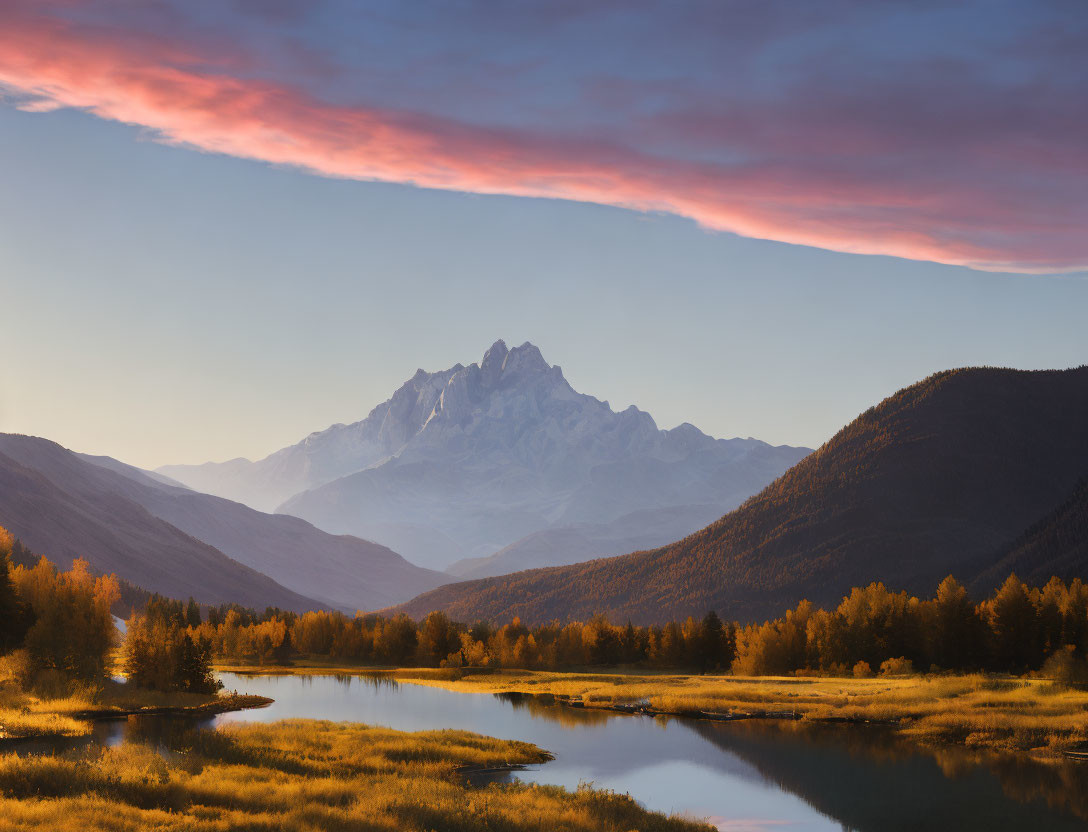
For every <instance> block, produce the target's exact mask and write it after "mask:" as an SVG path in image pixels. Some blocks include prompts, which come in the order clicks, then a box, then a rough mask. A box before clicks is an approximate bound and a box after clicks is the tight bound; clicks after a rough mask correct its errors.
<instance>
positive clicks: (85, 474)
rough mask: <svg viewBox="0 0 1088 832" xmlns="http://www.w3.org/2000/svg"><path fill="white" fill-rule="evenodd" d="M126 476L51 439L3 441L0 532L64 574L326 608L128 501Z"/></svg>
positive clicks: (261, 603) (181, 593) (203, 597)
mask: <svg viewBox="0 0 1088 832" xmlns="http://www.w3.org/2000/svg"><path fill="white" fill-rule="evenodd" d="M125 482H127V481H126V479H125V477H123V476H121V475H120V474H117V473H115V472H112V471H107V470H106V469H104V468H100V467H99V466H97V465H93V464H91V463H89V462H85V461H83V460H81V459H79V457H77V456H76V455H75V454H72V453H70V452H69V451H66V450H65V449H64V448H62V447H60V446H59V445H55V444H54V443H52V442H48V441H46V440H44V439H33V438H30V437H25V436H11V435H5V434H0V526H4V527H5V528H7V529H9V530H10V531H11V532H12V534H14V535H15V536H16V537H18V538H21V539H22V541H23V542H24V543H25V544H26V545H27V546H28V547H29V548H30V549H31V550H33V551H35V552H39V553H41V554H43V555H45V556H46V557H48V558H49V559H50V560H52V561H53V562H54V563H56V564H58V565H59V566H61V567H62V568H68V566H70V565H71V563H72V560H73V559H74V558H77V557H81V558H84V559H85V560H87V561H88V562H89V563H90V565H91V568H92V569H94V570H95V571H97V572H100V573H110V572H113V573H116V574H117V575H118V576H120V577H122V578H125V579H126V580H128V581H131V582H132V583H134V584H138V585H139V586H142V587H144V588H146V589H148V590H151V591H154V592H161V593H163V594H164V595H171V596H173V597H176V598H187V597H189V596H192V597H194V598H196V599H197V600H199V601H201V602H204V603H209V604H222V603H229V602H232V601H233V602H237V603H240V604H245V605H247V606H253V607H259V608H262V609H263V608H264V607H266V606H269V605H274V606H279V607H284V608H286V609H293V610H298V611H302V610H306V609H312V608H314V607H318V606H320V604H318V602H317V601H314V600H312V599H309V598H305V597H303V596H301V595H299V594H298V593H296V592H292V591H291V590H289V589H287V588H286V587H284V586H281V585H280V584H278V583H276V582H275V581H274V580H272V579H271V578H269V577H268V576H267V575H263V574H261V573H260V572H257V571H256V570H254V569H251V568H249V567H248V566H244V565H243V564H241V563H238V562H237V561H235V560H231V559H230V558H228V557H227V556H226V555H224V554H223V553H222V552H221V551H219V550H218V549H216V548H215V547H214V546H210V545H208V544H207V543H204V542H203V541H200V540H197V539H196V538H195V537H192V536H190V535H188V534H185V533H184V532H183V531H181V530H180V529H178V528H176V527H175V526H172V525H170V524H169V523H167V522H166V521H164V520H161V519H159V518H158V517H156V516H155V515H153V514H152V513H151V512H150V511H148V510H147V509H146V508H144V507H143V506H141V505H140V504H139V503H137V502H135V501H134V500H131V499H129V498H128V497H126V496H125V492H126V491H127V490H128V489H127V487H120V488H118V487H117V486H118V484H119V483H122V484H123V483H125Z"/></svg>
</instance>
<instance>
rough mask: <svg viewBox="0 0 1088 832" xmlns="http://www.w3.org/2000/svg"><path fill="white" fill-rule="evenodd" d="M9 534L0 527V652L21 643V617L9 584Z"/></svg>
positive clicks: (10, 544)
mask: <svg viewBox="0 0 1088 832" xmlns="http://www.w3.org/2000/svg"><path fill="white" fill-rule="evenodd" d="M14 542H15V541H14V540H13V539H12V537H11V534H10V532H8V530H7V529H5V528H4V527H2V526H0V652H4V651H7V650H10V649H11V648H13V647H15V646H16V645H17V644H19V642H21V641H22V637H23V633H21V632H20V629H21V619H22V615H21V614H20V613H21V610H20V604H19V599H18V598H17V597H16V595H15V586H14V585H13V584H12V582H11V549H12V545H13V544H14Z"/></svg>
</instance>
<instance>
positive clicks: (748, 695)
mask: <svg viewBox="0 0 1088 832" xmlns="http://www.w3.org/2000/svg"><path fill="white" fill-rule="evenodd" d="M216 669H217V670H218V671H221V672H231V673H236V674H238V675H318V674H327V675H368V676H378V677H385V678H389V679H391V680H394V681H398V682H403V683H411V684H419V685H425V686H431V687H441V688H443V689H446V690H450V691H452V692H460V693H470V692H476V693H492V694H501V693H509V694H524V695H545V696H550V697H552V699H553V700H554V701H555V702H556V703H558V704H560V705H563V706H564V707H570V708H576V709H586V710H597V711H606V712H609V713H616V714H628V715H640V716H650V717H662V718H667V717H681V718H687V719H699V720H707V721H713V722H733V721H741V720H767V721H784V722H809V723H817V724H825V725H844V726H849V725H854V726H862V725H867V726H874V727H883V728H886V729H889V730H893V731H895V732H896V733H898V734H900V735H901V736H903V737H904V738H906V739H909V740H911V741H912V742H914V743H916V744H918V745H919V746H924V747H925V746H928V747H942V746H944V747H947V746H954V747H960V748H966V749H968V750H977V751H993V752H998V753H1009V754H1013V755H1015V756H1018V757H1027V758H1030V759H1034V760H1038V761H1047V762H1058V761H1063V760H1075V761H1084V760H1086V759H1088V753H1086V749H1088V690H1084V689H1082V688H1076V687H1068V686H1062V685H1059V684H1056V683H1054V682H1052V681H1049V680H1045V679H1035V678H1018V677H1000V676H987V675H982V674H958V675H947V676H903V677H871V678H865V679H856V678H850V677H805V676H796V677H794V676H789V677H739V676H726V675H721V676H701V675H692V674H678V673H665V672H660V673H658V672H652V671H651V672H649V673H643V672H631V671H627V672H615V671H604V672H600V671H596V672H577V671H570V672H559V671H554V672H553V671H517V670H507V669H488V668H391V667H388V666H386V667H368V666H365V665H349V664H345V663H343V662H339V663H334V662H327V661H325V660H323V659H321V658H318V659H317V660H313V659H306V658H301V659H299V660H297V661H296V662H294V663H293V664H291V665H284V666H263V667H261V666H255V665H244V664H227V663H224V664H222V665H217V667H216Z"/></svg>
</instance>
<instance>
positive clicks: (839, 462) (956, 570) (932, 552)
mask: <svg viewBox="0 0 1088 832" xmlns="http://www.w3.org/2000/svg"><path fill="white" fill-rule="evenodd" d="M1086 475H1088V367H1082V368H1079V369H1075V370H1066V371H1046V372H1022V371H1015V370H1001V369H988V368H984V369H966V370H956V371H950V372H945V373H940V374H938V375H935V376H933V377H931V378H928V379H926V380H925V381H923V382H920V383H918V384H916V385H914V386H913V387H909V388H907V389H905V390H902V391H900V392H899V393H897V394H896V395H894V396H892V397H890V398H888V399H886V400H885V401H883V402H882V403H881V404H879V405H878V406H876V407H874V408H872V409H870V410H868V411H866V412H865V413H863V414H862V415H861V416H860V417H858V418H857V419H856V420H855V421H854V422H852V423H851V424H849V425H848V426H847V427H845V428H844V429H843V430H842V431H840V432H839V433H838V434H837V435H836V436H835V437H833V438H832V439H831V440H830V441H829V442H828V443H827V444H826V445H824V446H823V447H822V448H820V449H819V450H818V451H817V452H816V453H814V454H812V455H811V456H809V457H807V458H806V459H804V460H803V461H801V462H800V463H798V464H797V465H795V466H794V467H793V468H792V469H790V470H789V471H788V472H787V473H786V474H785V475H784V476H783V477H781V478H780V479H778V480H777V481H776V482H774V483H773V484H772V485H770V486H769V487H767V488H766V489H764V490H763V491H762V492H761V493H760V494H759V495H757V496H756V497H754V498H752V499H751V500H749V501H747V502H746V503H745V504H744V505H743V506H742V507H741V508H739V509H737V510H736V511H734V512H732V513H731V514H728V515H726V516H725V517H723V518H721V519H720V520H719V521H717V522H716V523H714V524H712V525H710V526H708V527H707V528H705V529H703V530H702V531H700V532H698V533H696V534H693V535H691V536H689V537H687V538H685V539H683V540H680V541H679V542H677V543H674V544H672V545H670V546H665V547H663V548H660V549H657V550H654V551H650V552H641V553H635V554H630V555H625V556H622V557H617V558H608V559H605V560H597V561H592V562H590V563H585V564H578V565H575V566H564V567H557V568H552V569H538V570H533V571H529V572H521V573H518V574H514V575H507V576H503V577H497V578H485V579H482V580H476V581H467V582H464V583H458V584H451V585H448V586H445V587H441V588H439V589H437V590H434V591H432V592H430V593H427V594H425V595H423V596H421V597H419V598H416V599H414V600H413V601H411V602H410V603H408V604H405V605H403V606H402V607H401V609H403V610H405V611H407V612H409V613H410V614H414V615H420V614H424V613H426V612H429V611H431V610H432V609H441V610H445V611H447V612H448V613H450V614H451V615H452V616H453V617H454V618H456V619H458V620H462V621H474V620H477V619H480V618H486V619H492V620H508V619H509V618H510V617H511V616H514V615H518V616H521V618H522V619H523V620H525V621H529V622H540V621H546V620H550V619H552V618H559V619H566V618H587V617H589V616H591V615H594V614H596V613H606V614H608V615H610V616H612V617H613V619H614V620H618V621H624V620H627V619H628V618H630V619H631V620H634V621H642V622H646V621H660V620H664V619H673V618H677V617H682V616H686V615H689V614H695V615H699V614H702V613H704V612H706V611H707V610H709V609H715V610H717V611H718V612H719V613H722V614H724V615H728V616H733V617H738V618H740V619H752V618H764V617H767V616H775V615H779V614H781V613H782V611H783V609H784V608H785V607H787V606H791V605H793V604H795V603H796V602H797V601H799V600H800V599H802V598H808V599H809V600H811V601H813V602H816V603H820V604H834V603H835V602H837V601H838V600H839V599H840V598H841V596H842V595H843V594H844V593H845V592H847V591H848V590H849V588H850V587H851V586H858V585H864V584H867V583H869V582H871V581H884V582H885V583H886V584H888V585H889V586H892V587H895V588H902V589H907V590H911V591H913V592H919V593H929V592H932V591H933V589H934V587H935V586H936V584H937V583H938V582H939V581H940V580H941V579H942V578H943V577H944V576H945V575H947V574H949V573H953V574H955V575H957V577H959V578H960V579H961V580H963V581H965V582H970V583H971V584H972V585H973V586H974V587H975V588H976V591H980V592H981V591H986V590H988V589H990V588H991V587H992V585H993V584H995V583H997V582H998V581H1000V580H1001V579H1003V578H1004V577H1006V575H1007V570H1008V569H1012V568H1015V569H1017V570H1021V571H1023V572H1025V573H1026V575H1025V576H1030V577H1032V578H1033V579H1036V580H1045V578H1047V577H1049V576H1050V574H1051V573H1052V572H1057V573H1058V574H1059V575H1062V576H1064V577H1066V578H1071V577H1075V576H1080V577H1082V578H1088V549H1086V547H1085V544H1084V538H1083V533H1084V529H1085V528H1086V526H1085V517H1086V510H1085V497H1086V492H1085V487H1084V485H1083V482H1084V478H1085V476H1086Z"/></svg>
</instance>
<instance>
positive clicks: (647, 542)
mask: <svg viewBox="0 0 1088 832" xmlns="http://www.w3.org/2000/svg"><path fill="white" fill-rule="evenodd" d="M721 514H722V510H721V508H720V507H719V506H676V507H670V508H657V509H644V510H643V511H634V512H631V513H630V514H625V515H624V516H623V517H620V518H618V519H616V520H613V521H612V522H611V523H581V524H578V525H575V526H562V527H560V528H556V529H542V530H541V531H539V532H534V533H533V534H531V535H529V536H527V537H523V538H522V539H521V540H519V541H517V542H516V543H511V544H510V545H509V546H507V547H505V548H503V549H500V550H499V551H498V552H496V553H495V554H493V555H490V556H488V557H485V558H465V559H464V560H459V561H457V563H455V564H453V565H452V566H449V567H447V569H446V571H447V572H448V573H449V574H450V575H453V576H454V577H456V578H460V579H462V580H465V579H468V578H487V577H491V576H493V575H506V574H509V573H510V572H520V571H522V570H524V569H532V568H534V567H541V566H565V565H566V564H570V563H580V562H581V561H586V560H593V559H594V558H603V557H608V556H609V555H622V554H626V553H627V552H634V551H638V550H641V549H651V548H656V547H658V546H664V545H665V544H666V543H671V542H672V541H674V540H676V539H677V538H680V537H684V536H686V535H687V534H689V533H690V532H691V530H692V529H700V528H702V527H703V526H705V525H706V524H707V523H710V522H712V521H714V520H716V519H717V518H718V517H720V516H721Z"/></svg>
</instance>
